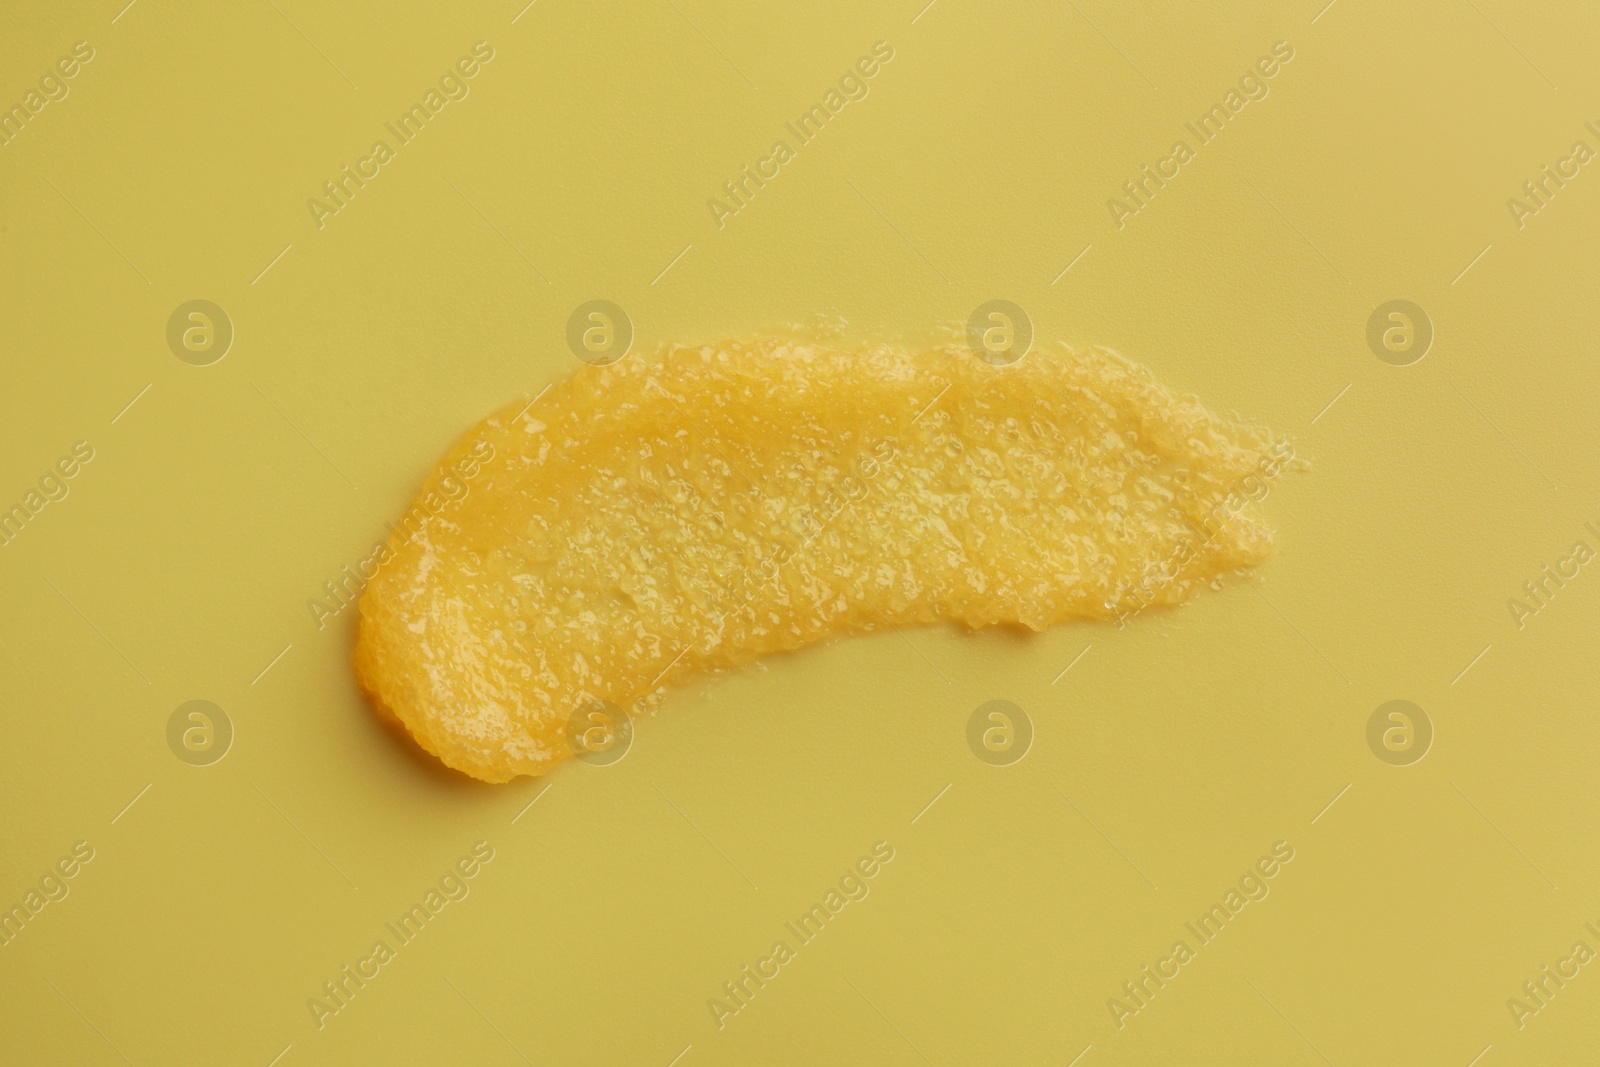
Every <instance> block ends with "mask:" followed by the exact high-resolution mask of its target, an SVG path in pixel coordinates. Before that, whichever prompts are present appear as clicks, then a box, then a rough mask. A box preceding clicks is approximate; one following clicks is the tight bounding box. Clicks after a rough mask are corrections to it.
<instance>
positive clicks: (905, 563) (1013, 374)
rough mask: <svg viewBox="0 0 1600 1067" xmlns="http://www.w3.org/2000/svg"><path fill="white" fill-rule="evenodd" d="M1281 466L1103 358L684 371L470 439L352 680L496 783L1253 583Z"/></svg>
mask: <svg viewBox="0 0 1600 1067" xmlns="http://www.w3.org/2000/svg"><path fill="white" fill-rule="evenodd" d="M1292 458H1293V452H1292V449H1291V448H1290V446H1289V444H1288V442H1286V441H1283V440H1282V439H1280V438H1277V437H1274V436H1273V435H1272V434H1271V433H1269V432H1268V431H1266V430H1262V429H1257V428H1252V427H1247V426H1241V425H1238V424H1235V423H1233V422H1230V421H1228V420H1225V419H1221V418H1218V417H1217V416H1215V415H1212V414H1210V413H1209V412H1207V411H1206V410H1205V409H1204V408H1203V407H1201V406H1200V403H1199V402H1198V401H1197V400H1196V399H1194V398H1192V397H1180V396H1175V395H1174V394H1173V393H1171V392H1169V391H1168V390H1167V389H1166V388H1164V387H1163V386H1161V385H1160V384H1159V383H1158V382H1156V381H1155V379H1154V378H1153V377H1152V376H1151V375H1150V374H1149V372H1147V371H1145V370H1143V369H1142V368H1140V367H1138V366H1136V365H1134V364H1132V363H1130V362H1128V361H1127V360H1125V359H1123V358H1122V357H1120V356H1118V355H1116V354H1114V353H1112V352H1109V351H1105V350H1101V349H1095V350H1089V351H1075V350H1072V349H1069V348H1067V347H1065V346H1057V347H1051V348H1044V349H1041V350H1036V351H1034V352H1033V353H1031V354H1030V355H1029V356H1028V357H1027V358H1026V359H1024V360H1022V361H1021V362H1018V363H1015V364H1012V365H1009V366H994V365H991V364H990V363H987V362H985V361H983V360H981V359H976V358H974V357H973V356H972V354H971V353H970V352H969V351H967V350H965V349H958V348H937V349H934V350H931V351H927V352H922V353H912V352H908V351H906V350H904V349H901V348H897V347H893V346H889V345H876V346H871V347H867V348H863V349H860V350H856V351H834V350H829V349H825V348H820V347H815V346H806V345H792V344H778V343H770V344H736V343H726V344H720V345H713V346H705V347H693V348H689V347H684V348H676V349H673V350H671V351H669V352H666V353H665V354H662V355H659V356H656V357H654V358H651V359H639V358H631V359H626V360H623V361H621V362H618V363H615V364H612V365H610V366H605V367H588V368H585V369H583V370H581V371H580V372H579V373H577V374H575V375H574V376H573V377H571V378H568V379H567V380H565V381H562V382H559V383H557V384H555V385H554V386H552V387H550V388H548V389H547V390H546V391H544V392H543V393H541V394H540V395H539V396H537V397H536V398H535V399H534V400H532V401H531V402H529V401H519V402H518V403H515V404H512V405H509V406H508V407H507V408H505V409H504V410H503V411H501V412H499V413H497V414H495V415H493V416H491V417H489V418H488V419H485V420H484V421H483V422H482V423H480V424H479V425H478V426H476V427H474V428H473V429H472V430H471V431H470V432H469V433H467V434H466V436H465V437H463V438H462V439H461V441H460V442H459V443H457V444H456V446H455V447H454V448H453V449H452V450H451V452H450V453H449V455H447V456H446V457H445V459H444V461H443V462H442V463H441V464H440V466H439V468H438V470H436V471H435V472H434V474H433V476H432V477H431V478H430V479H429V481H428V483H427V484H426V485H425V487H424V489H423V491H422V493H421V494H420V495H419V497H418V498H417V501H416V503H415V504H414V505H413V507H412V508H411V509H410V511H409V512H407V513H406V515H405V516H404V517H403V519H402V520H401V522H400V523H399V524H398V525H397V526H395V527H394V529H393V533H392V536H391V537H390V539H389V541H388V544H387V545H386V547H385V550H384V551H383V553H382V554H381V555H380V563H381V566H380V567H379V570H378V573H377V575H376V576H375V577H374V578H373V579H372V580H371V582H370V583H369V584H368V586H367V589H366V591H365V594H364V596H363V597H362V600H361V621H360V637H359V640H358V644H357V648H356V653H355V666H356V673H357V677H358V679H359V681H360V683H361V686H362V687H363V688H364V689H365V690H366V691H367V692H368V693H369V694H370V695H371V696H372V697H373V701H374V704H375V705H376V706H377V707H378V708H379V709H380V710H381V711H383V712H385V713H387V714H388V715H391V716H393V717H394V718H396V719H398V720H399V721H400V722H401V723H403V724H404V725H405V727H406V729H407V730H409V731H410V733H411V734H412V736H413V737H415V738H416V740H417V741H418V742H419V743H420V744H421V745H422V747H423V748H425V749H427V750H428V751H429V752H431V753H433V754H434V755H436V756H437V757H438V758H439V759H440V760H442V761H443V762H444V763H446V764H448V765H449V766H451V767H454V768H456V769H458V770H461V771H464V772H466V773H467V774H469V775H472V776H473V777H475V778H481V779H483V780H485V781H491V782H503V781H507V780H509V779H511V778H513V777H515V776H518V775H538V774H543V773H544V772H545V771H547V770H549V769H550V767H551V766H553V765H554V764H555V763H557V762H559V761H560V760H562V759H564V758H565V757H567V756H568V755H570V754H572V747H571V746H570V745H569V742H568V739H567V729H566V728H567V725H568V720H569V719H570V718H572V717H573V716H574V715H575V714H578V713H580V712H582V711H583V710H584V709H585V708H590V707H594V706H597V704H596V702H609V703H611V704H614V705H617V706H619V707H621V708H624V709H628V710H629V711H639V710H642V709H643V708H646V707H649V706H652V705H653V703H654V701H653V700H652V698H653V697H654V695H655V694H657V693H658V692H659V691H660V690H662V689H663V688H665V687H670V686H672V685H674V684H675V683H679V682H682V681H684V680H686V679H689V678H691V677H694V676H696V675H703V674H706V673H708V672H711V671H717V670H724V669H730V668H736V667H739V666H741V665H743V664H747V663H749V662H751V661H752V660H755V659H757V658H758V657H761V656H764V655H767V654H768V653H772V652H778V651H783V650H789V649H797V648H800V647H802V646H805V645H810V644H814V643H816V642H818V641H821V640H823V639H825V638H829V637H832V636H834V635H838V634H848V633H853V632H859V631H864V630H874V629H878V628H880V627H888V626H891V625H892V626H896V627H906V626H913V625H918V624H924V623H932V622H935V621H937V620H950V621H953V622H957V623H961V624H964V625H966V626H970V627H979V626H991V625H995V624H998V623H1011V624H1020V625H1022V626H1026V627H1030V628H1032V629H1034V630H1040V629H1043V628H1044V627H1046V626H1049V625H1051V624H1052V623H1056V622H1060V621H1061V620H1064V619H1070V618H1093V619H1117V620H1121V619H1123V618H1126V617H1128V616H1130V615H1132V614H1134V613H1136V612H1138V611H1140V610H1142V609H1144V608H1146V607H1149V606H1152V605H1158V604H1170V603H1175V602H1177V601H1181V600H1183V599H1184V598H1186V597H1187V596H1189V595H1190V594H1191V593H1192V592H1193V591H1194V590H1195V589H1197V588H1198V587H1199V586H1200V585H1201V584H1203V583H1209V582H1212V581H1213V580H1214V579H1216V578H1217V577H1218V576H1219V575H1221V574H1223V573H1225V572H1228V571H1232V570H1235V569H1237V568H1241V567H1248V566H1251V565H1254V564H1257V563H1260V562H1261V561H1262V560H1263V559H1264V558H1265V557H1266V555H1267V552H1268V550H1269V548H1270V545H1271V539H1272V533H1271V531H1270V530H1269V529H1268V528H1267V526H1266V525H1265V524H1264V522H1263V520H1262V518H1261V516H1260V514H1259V511H1258V509H1257V507H1256V505H1255V503H1254V502H1253V501H1254V498H1256V497H1258V496H1260V495H1261V492H1259V491H1257V487H1261V486H1264V484H1265V481H1266V480H1270V479H1271V478H1272V477H1274V476H1275V475H1276V474H1277V473H1278V471H1279V470H1280V469H1282V467H1283V466H1284V465H1285V464H1287V463H1289V462H1290V461H1291V460H1292Z"/></svg>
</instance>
